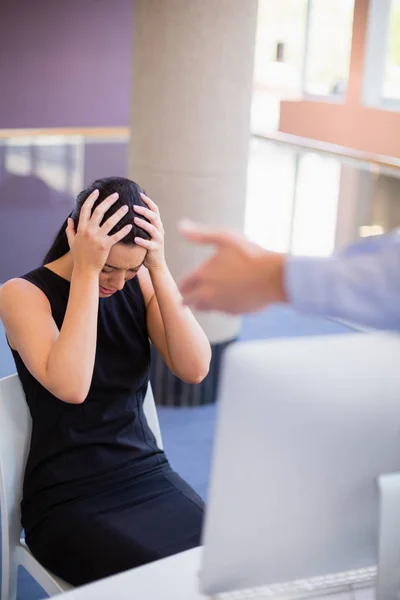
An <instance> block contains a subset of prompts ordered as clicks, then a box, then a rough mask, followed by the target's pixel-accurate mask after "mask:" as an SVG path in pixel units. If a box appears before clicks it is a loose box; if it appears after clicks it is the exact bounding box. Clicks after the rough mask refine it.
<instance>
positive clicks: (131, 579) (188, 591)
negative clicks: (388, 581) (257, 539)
mask: <svg viewBox="0 0 400 600" xmlns="http://www.w3.org/2000/svg"><path fill="white" fill-rule="evenodd" d="M201 553H202V548H195V549H194V550H188V551H187V552H182V554H177V555H175V556H171V557H170V558H165V559H164V560H160V561H157V562H155V563H151V564H150V565H145V566H144V567H139V568H137V569H132V570H131V571H126V572H125V573H121V574H120V575H114V576H113V577H109V578H108V579H102V580H101V581H97V582H96V583H92V584H90V585H85V586H83V587H81V588H77V589H75V590H72V591H71V592H67V593H66V594H63V600H64V599H65V600H207V598H208V597H206V596H203V595H202V594H200V592H199V591H198V573H199V569H200V563H201ZM312 600H375V594H374V590H373V589H372V588H369V589H361V590H356V591H353V592H342V593H337V594H330V595H329V596H320V597H318V598H317V597H315V596H314V597H313V598H312Z"/></svg>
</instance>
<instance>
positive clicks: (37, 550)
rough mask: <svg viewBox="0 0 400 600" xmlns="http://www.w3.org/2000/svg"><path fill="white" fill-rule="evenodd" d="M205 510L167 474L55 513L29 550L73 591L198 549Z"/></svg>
mask: <svg viewBox="0 0 400 600" xmlns="http://www.w3.org/2000/svg"><path fill="white" fill-rule="evenodd" d="M203 512H204V504H203V502H202V500H201V499H200V497H199V496H197V494H196V493H195V492H194V491H193V490H192V488H191V487H190V486H189V485H188V484H187V483H186V482H185V481H183V480H182V479H181V478H180V477H179V475H177V474H176V473H175V472H173V471H171V470H166V471H165V470H163V471H159V472H157V473H155V474H152V475H149V476H144V477H142V478H140V479H139V480H137V481H134V482H132V484H131V485H129V486H124V487H123V489H121V488H117V489H116V490H114V489H112V488H111V489H110V490H108V491H107V492H106V493H104V492H103V493H101V494H98V495H94V496H91V497H90V498H87V499H85V500H83V501H80V502H78V503H76V504H74V505H73V506H70V507H68V509H66V510H62V509H58V510H57V511H55V512H54V515H53V517H51V518H49V519H48V520H47V521H46V523H45V524H44V525H43V526H42V527H41V529H40V530H39V531H37V532H35V534H34V535H32V536H31V537H30V539H28V540H27V541H28V544H29V547H30V549H31V551H32V552H33V554H34V555H35V556H36V558H37V559H38V560H39V561H40V562H41V564H42V565H43V566H44V567H46V568H47V569H49V570H50V571H52V572H53V573H54V574H55V575H58V576H59V577H61V578H63V579H65V580H66V581H68V582H69V583H71V584H73V585H83V584H84V583H88V582H89V581H94V580H96V579H100V578H102V577H107V576H109V575H113V574H115V573H118V572H121V571H125V570H127V569H131V568H134V567H137V566H139V565H142V564H145V563H148V562H151V561H154V560H157V559H160V558H164V557H166V556H170V555H172V554H176V553H178V552H183V551H184V550H188V549H190V548H194V547H196V546H198V545H199V544H200V538H201V529H202V523H203Z"/></svg>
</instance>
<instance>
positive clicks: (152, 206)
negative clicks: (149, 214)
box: [135, 194, 160, 216]
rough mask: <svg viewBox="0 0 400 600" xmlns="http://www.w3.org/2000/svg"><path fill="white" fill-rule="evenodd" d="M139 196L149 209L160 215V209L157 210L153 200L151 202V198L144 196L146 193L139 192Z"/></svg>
mask: <svg viewBox="0 0 400 600" xmlns="http://www.w3.org/2000/svg"><path fill="white" fill-rule="evenodd" d="M140 197H141V199H142V200H143V201H144V202H146V204H147V206H148V207H149V208H150V210H152V211H153V212H155V213H156V215H158V216H160V210H159V208H158V206H157V204H156V203H155V202H153V200H152V199H151V198H149V197H148V196H146V194H140ZM135 210H136V207H135Z"/></svg>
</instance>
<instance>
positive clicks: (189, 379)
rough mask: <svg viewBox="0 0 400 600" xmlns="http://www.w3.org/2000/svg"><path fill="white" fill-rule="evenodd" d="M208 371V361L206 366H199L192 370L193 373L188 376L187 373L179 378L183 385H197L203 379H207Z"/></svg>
mask: <svg viewBox="0 0 400 600" xmlns="http://www.w3.org/2000/svg"><path fill="white" fill-rule="evenodd" d="M209 371H210V362H209V361H208V362H207V363H206V364H204V365H201V366H199V367H197V368H196V369H193V371H192V372H191V373H190V374H189V373H187V374H185V375H184V376H183V377H181V379H182V380H183V381H184V382H185V383H192V384H195V385H198V384H199V383H201V382H202V381H204V379H205V378H206V377H207V375H208V373H209Z"/></svg>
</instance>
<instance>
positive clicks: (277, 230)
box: [245, 134, 400, 256]
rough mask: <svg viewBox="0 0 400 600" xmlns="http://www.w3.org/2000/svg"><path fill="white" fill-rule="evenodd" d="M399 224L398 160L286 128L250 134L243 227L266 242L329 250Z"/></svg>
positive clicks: (298, 250)
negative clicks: (287, 131)
mask: <svg viewBox="0 0 400 600" xmlns="http://www.w3.org/2000/svg"><path fill="white" fill-rule="evenodd" d="M399 226H400V161H399V160H396V159H391V158H388V157H382V156H373V155H366V154H365V153H362V152H358V151H352V150H349V149H345V148H341V147H338V146H333V145H330V144H322V143H319V142H312V141H310V140H304V139H301V138H296V137H295V136H289V135H282V134H276V135H273V136H271V137H270V138H267V137H253V138H252V140H251V150H250V160H249V177H248V193H247V203H246V224H245V228H246V233H247V235H248V236H249V237H250V238H251V239H253V240H254V241H256V242H257V243H259V244H261V245H262V246H264V247H265V248H268V249H270V250H274V251H277V252H290V253H292V254H298V255H301V254H303V255H309V256H328V255H329V254H331V253H332V252H333V251H335V250H337V249H339V248H341V247H342V246H344V245H346V244H348V243H350V242H352V241H354V240H356V239H358V238H360V237H365V236H369V235H377V234H381V233H384V232H386V231H389V230H391V229H393V228H395V227H399Z"/></svg>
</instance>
